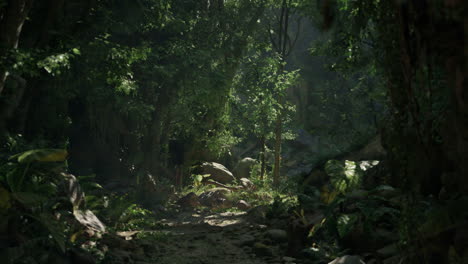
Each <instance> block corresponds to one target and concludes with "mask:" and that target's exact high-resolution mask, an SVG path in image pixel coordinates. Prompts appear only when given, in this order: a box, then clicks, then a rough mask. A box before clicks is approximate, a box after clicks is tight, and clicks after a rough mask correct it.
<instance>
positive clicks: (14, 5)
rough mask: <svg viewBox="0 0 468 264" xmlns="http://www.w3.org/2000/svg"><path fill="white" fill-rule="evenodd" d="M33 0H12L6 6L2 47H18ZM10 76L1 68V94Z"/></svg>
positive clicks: (0, 26)
mask: <svg viewBox="0 0 468 264" xmlns="http://www.w3.org/2000/svg"><path fill="white" fill-rule="evenodd" d="M32 3H33V0H10V1H8V4H7V6H6V8H5V9H6V11H5V15H4V17H3V19H2V21H1V23H0V46H1V48H2V49H5V50H9V49H16V48H18V43H19V38H20V34H21V30H22V28H23V24H24V22H25V21H26V17H27V16H28V13H29V10H30V9H31V7H32ZM7 77H8V71H7V70H6V69H1V70H0V95H1V94H2V91H3V88H4V87H5V82H6V79H7Z"/></svg>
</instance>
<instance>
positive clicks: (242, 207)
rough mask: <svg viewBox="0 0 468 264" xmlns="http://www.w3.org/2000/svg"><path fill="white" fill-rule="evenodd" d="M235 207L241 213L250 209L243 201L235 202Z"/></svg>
mask: <svg viewBox="0 0 468 264" xmlns="http://www.w3.org/2000/svg"><path fill="white" fill-rule="evenodd" d="M236 207H237V209H239V210H242V211H247V210H249V209H250V208H252V206H251V205H250V204H249V203H248V202H246V201H244V200H240V201H239V202H237V204H236Z"/></svg>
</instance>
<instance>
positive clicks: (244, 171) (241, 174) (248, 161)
mask: <svg viewBox="0 0 468 264" xmlns="http://www.w3.org/2000/svg"><path fill="white" fill-rule="evenodd" d="M256 164H257V161H256V160H255V159H252V158H243V159H242V160H240V161H239V163H237V166H236V167H235V168H234V171H233V172H234V176H235V177H236V178H237V179H241V178H250V172H251V171H252V168H253V167H254V166H255V165H256Z"/></svg>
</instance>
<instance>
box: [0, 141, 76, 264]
mask: <svg viewBox="0 0 468 264" xmlns="http://www.w3.org/2000/svg"><path fill="white" fill-rule="evenodd" d="M64 152H66V151H64V150H50V149H48V150H31V151H26V152H24V153H20V154H18V155H15V156H13V157H12V158H11V159H10V160H16V162H6V163H3V164H2V165H1V167H0V172H1V174H0V197H1V198H0V204H1V206H0V215H1V219H2V221H1V224H0V233H2V234H5V232H7V230H8V232H11V234H15V236H21V237H23V240H24V241H23V242H20V241H16V240H15V239H16V238H12V239H13V240H12V241H10V242H11V245H12V247H9V248H7V249H6V250H7V253H6V254H10V256H11V259H9V260H10V263H16V261H17V260H20V259H21V260H26V259H27V258H28V256H30V254H31V252H34V254H39V252H38V251H29V250H31V248H42V247H47V246H48V247H55V248H56V249H58V250H60V251H61V252H62V253H64V252H65V251H66V249H67V248H68V247H69V243H68V242H67V236H68V232H69V231H70V230H71V226H70V223H67V222H66V221H63V217H66V216H68V215H69V208H70V204H69V201H68V200H67V199H64V197H63V196H62V194H61V193H59V191H60V190H61V189H60V188H59V187H60V185H61V183H63V180H64V179H63V176H62V174H60V171H61V170H62V169H63V164H60V163H56V162H57V161H63V153H64ZM58 156H60V158H58ZM51 161H55V162H53V163H51ZM2 186H3V187H2ZM60 215H61V216H63V217H60ZM28 252H29V253H28Z"/></svg>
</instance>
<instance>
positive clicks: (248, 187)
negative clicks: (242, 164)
mask: <svg viewBox="0 0 468 264" xmlns="http://www.w3.org/2000/svg"><path fill="white" fill-rule="evenodd" d="M239 181H240V183H241V185H242V188H244V189H246V190H254V189H255V185H254V184H253V182H252V181H250V180H249V179H247V178H241V179H240V180H239Z"/></svg>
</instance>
